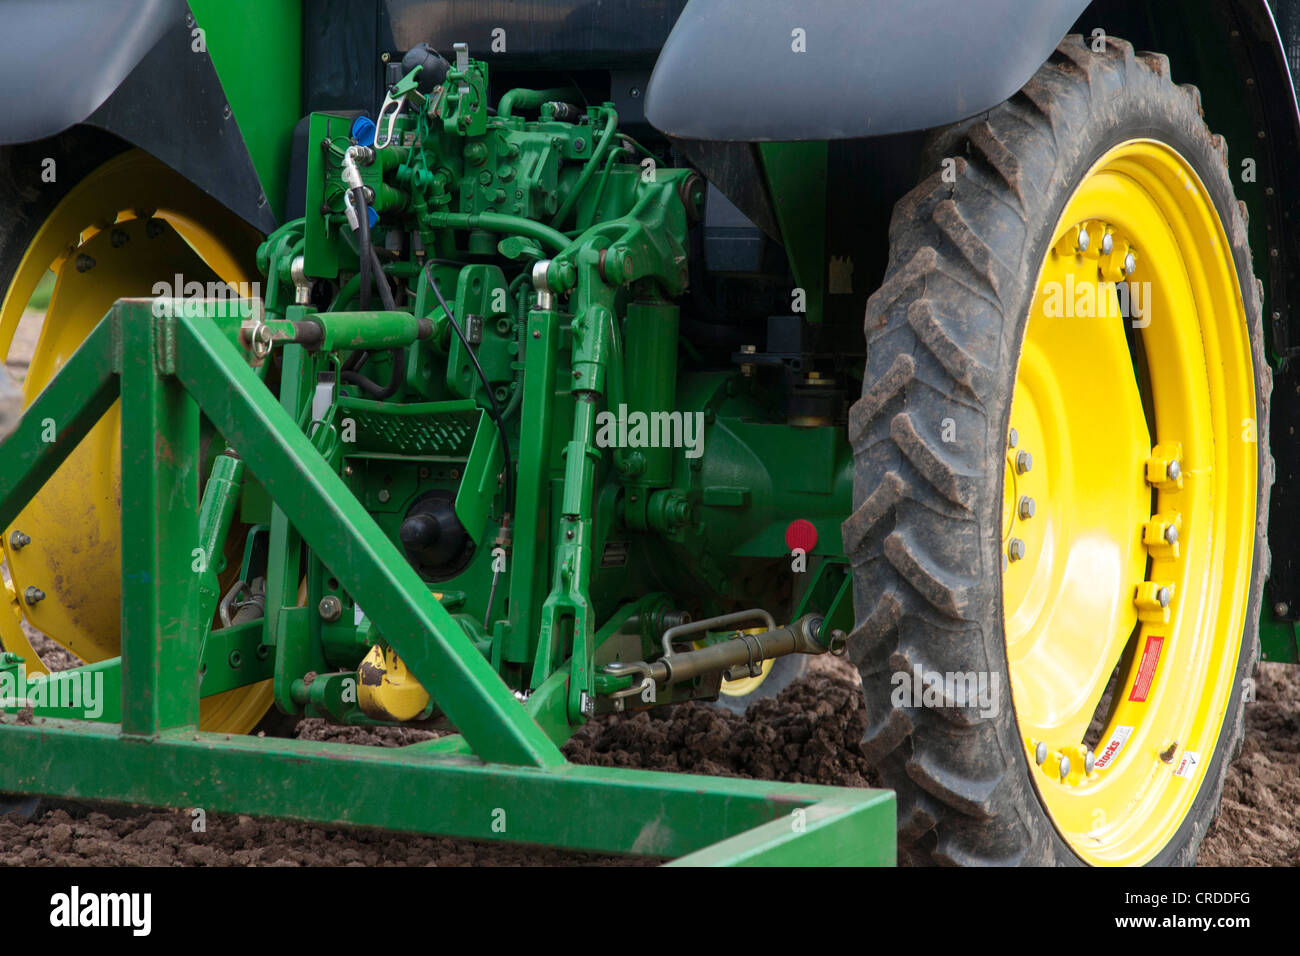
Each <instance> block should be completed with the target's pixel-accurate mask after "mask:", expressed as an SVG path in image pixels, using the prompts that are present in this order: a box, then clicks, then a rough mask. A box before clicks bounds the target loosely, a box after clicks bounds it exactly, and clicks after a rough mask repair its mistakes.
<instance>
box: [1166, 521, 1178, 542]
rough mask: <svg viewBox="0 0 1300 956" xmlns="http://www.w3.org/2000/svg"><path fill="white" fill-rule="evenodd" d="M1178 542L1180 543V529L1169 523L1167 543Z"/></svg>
mask: <svg viewBox="0 0 1300 956" xmlns="http://www.w3.org/2000/svg"><path fill="white" fill-rule="evenodd" d="M1177 543H1178V529H1177V528H1175V527H1174V526H1173V525H1167V526H1166V527H1165V544H1177Z"/></svg>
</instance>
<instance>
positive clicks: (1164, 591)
mask: <svg viewBox="0 0 1300 956" xmlns="http://www.w3.org/2000/svg"><path fill="white" fill-rule="evenodd" d="M1172 598H1173V593H1172V592H1171V591H1170V590H1169V589H1168V588H1161V589H1160V590H1159V591H1157V592H1156V600H1157V601H1159V602H1160V606H1161V607H1168V606H1169V602H1170V600H1171V599H1172Z"/></svg>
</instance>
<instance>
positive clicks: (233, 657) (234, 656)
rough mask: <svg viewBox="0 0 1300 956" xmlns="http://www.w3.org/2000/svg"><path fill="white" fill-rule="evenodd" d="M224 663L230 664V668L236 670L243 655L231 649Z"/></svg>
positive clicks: (241, 661) (242, 659)
mask: <svg viewBox="0 0 1300 956" xmlns="http://www.w3.org/2000/svg"><path fill="white" fill-rule="evenodd" d="M226 663H227V664H229V665H230V669H231V670H238V669H239V665H240V664H242V663H244V655H243V654H240V653H239V651H231V652H230V656H229V657H227V658H226Z"/></svg>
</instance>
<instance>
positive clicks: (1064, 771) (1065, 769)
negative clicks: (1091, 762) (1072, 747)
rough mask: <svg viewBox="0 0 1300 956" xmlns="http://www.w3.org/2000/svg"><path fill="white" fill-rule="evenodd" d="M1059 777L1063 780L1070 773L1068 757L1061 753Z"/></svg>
mask: <svg viewBox="0 0 1300 956" xmlns="http://www.w3.org/2000/svg"><path fill="white" fill-rule="evenodd" d="M1060 770H1061V779H1062V780H1064V779H1065V778H1066V777H1068V776H1069V775H1070V758H1069V757H1066V756H1064V755H1062V757H1061V766H1060Z"/></svg>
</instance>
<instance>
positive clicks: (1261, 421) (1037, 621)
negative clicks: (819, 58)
mask: <svg viewBox="0 0 1300 956" xmlns="http://www.w3.org/2000/svg"><path fill="white" fill-rule="evenodd" d="M934 143H935V144H936V150H935V156H936V159H935V163H934V172H933V174H932V175H930V176H929V178H927V179H926V180H924V181H923V182H922V183H921V184H920V185H919V186H918V187H917V188H916V189H915V190H913V191H912V192H911V193H910V194H908V195H907V196H906V197H904V198H903V199H902V200H901V201H900V202H899V203H898V205H897V207H896V208H895V211H894V216H893V220H892V222H891V226H890V242H891V251H890V259H889V265H888V270H887V272H886V276H885V279H884V281H883V284H882V285H881V287H880V289H879V290H878V291H877V292H876V293H875V294H874V295H872V296H871V298H870V300H869V302H868V305H867V314H866V334H867V340H868V341H867V349H868V366H867V376H866V380H865V385H864V390H863V396H862V398H861V400H860V401H858V402H857V403H856V405H855V406H854V408H853V411H852V415H851V422H850V432H851V439H852V441H853V444H854V449H855V462H856V480H855V493H854V512H853V514H852V516H851V517H850V518H849V520H848V521H846V522H845V524H844V541H845V546H846V548H847V549H848V552H849V554H850V556H851V559H852V562H853V566H854V597H855V604H856V608H857V612H858V621H857V625H856V627H855V630H854V633H853V636H852V639H851V642H850V653H851V655H852V656H853V659H854V661H855V663H856V664H857V665H858V668H859V670H860V672H861V674H862V679H863V684H864V688H865V691H866V696H867V705H868V713H869V726H868V730H867V732H866V735H865V740H864V748H865V750H866V752H867V754H868V756H870V757H872V758H873V759H874V760H875V762H876V763H877V766H878V767H879V769H880V771H881V774H882V777H883V780H884V783H885V785H887V786H890V787H893V788H894V789H896V790H897V792H898V801H899V803H898V807H899V820H898V826H899V847H900V854H901V855H902V856H903V857H904V858H910V859H912V860H913V861H915V862H940V863H952V864H1020V863H1029V864H1049V863H1079V862H1082V863H1087V864H1190V863H1191V862H1194V860H1195V856H1196V851H1197V848H1198V846H1199V844H1200V842H1201V839H1202V838H1203V837H1204V835H1205V832H1206V830H1207V829H1208V828H1209V826H1210V825H1211V823H1212V822H1213V820H1214V817H1215V815H1216V813H1217V807H1218V804H1219V800H1220V796H1221V792H1222V787H1223V779H1224V775H1225V773H1226V771H1227V766H1228V763H1229V762H1230V760H1231V759H1232V757H1233V756H1234V754H1235V752H1236V750H1237V749H1239V747H1240V739H1241V734H1242V697H1243V684H1244V682H1245V680H1246V678H1248V677H1249V675H1250V673H1251V671H1252V669H1253V667H1254V664H1255V660H1256V649H1257V642H1258V634H1257V621H1258V614H1259V605H1260V599H1261V589H1262V583H1263V575H1264V571H1265V568H1266V564H1267V552H1266V551H1265V541H1264V529H1265V527H1266V524H1267V508H1268V493H1269V487H1270V484H1271V481H1272V466H1271V458H1270V456H1269V453H1268V449H1267V436H1268V396H1269V392H1270V390H1271V377H1270V372H1269V369H1268V366H1267V364H1266V362H1265V359H1264V352H1263V339H1262V329H1261V290H1260V287H1259V285H1258V284H1257V282H1256V280H1255V278H1254V275H1253V272H1252V266H1251V255H1250V248H1249V245H1248V243H1247V235H1246V220H1245V207H1244V205H1242V204H1240V203H1238V202H1237V201H1236V199H1235V197H1234V195H1233V189H1232V183H1231V180H1230V176H1229V167H1228V165H1227V153H1226V149H1225V147H1224V144H1223V140H1222V139H1221V138H1219V137H1217V136H1213V135H1211V133H1210V132H1209V130H1208V129H1207V128H1206V126H1205V123H1204V122H1203V120H1202V117H1201V111H1200V97H1199V94H1198V93H1197V91H1196V90H1195V89H1194V88H1192V87H1189V86H1182V87H1180V86H1177V85H1175V84H1174V83H1173V81H1172V80H1171V79H1170V73H1169V63H1168V60H1167V59H1166V58H1165V57H1164V56H1162V55H1159V54H1154V53H1140V54H1135V53H1134V51H1133V49H1132V47H1131V46H1130V45H1129V44H1128V43H1126V42H1124V41H1121V40H1115V39H1113V38H1111V39H1107V40H1106V41H1105V49H1104V51H1101V52H1093V50H1091V49H1090V48H1089V47H1088V46H1087V45H1085V43H1084V42H1083V41H1082V40H1081V39H1080V38H1079V37H1077V36H1075V37H1067V38H1066V40H1065V41H1063V42H1062V44H1061V45H1060V47H1058V49H1057V51H1056V53H1055V54H1054V55H1053V56H1052V58H1051V59H1050V60H1049V61H1048V62H1047V63H1046V64H1045V65H1044V66H1043V67H1042V68H1041V69H1040V70H1039V71H1038V73H1037V74H1036V75H1035V76H1034V77H1033V78H1032V79H1031V80H1030V82H1029V83H1028V84H1027V85H1026V86H1025V87H1024V89H1023V90H1021V91H1020V92H1019V93H1018V94H1016V95H1015V96H1014V97H1012V98H1011V99H1010V100H1008V101H1007V102H1005V103H1003V104H1002V105H1000V106H998V107H996V108H995V109H993V110H991V111H989V112H988V113H986V114H983V115H981V116H979V117H976V118H975V119H973V120H971V121H968V122H967V123H965V124H961V125H960V126H959V127H956V128H953V129H950V130H947V131H945V132H944V133H942V134H940V135H939V136H937V137H936V138H935V140H934Z"/></svg>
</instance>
